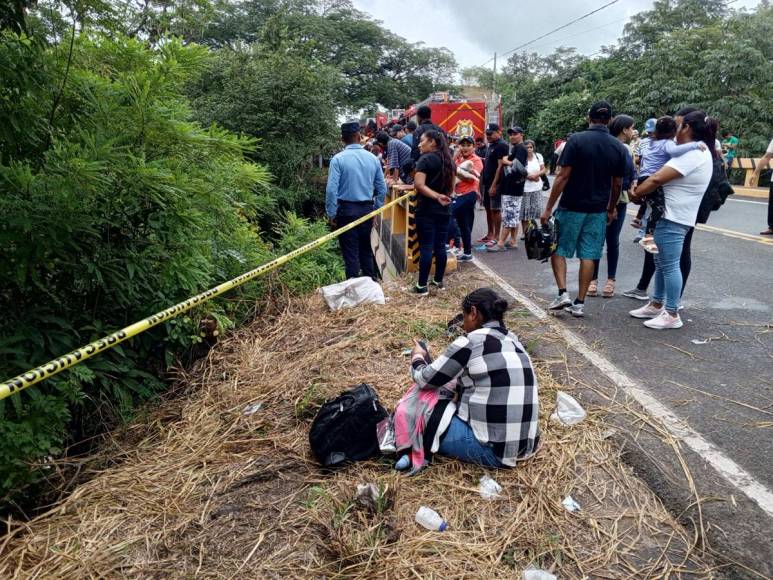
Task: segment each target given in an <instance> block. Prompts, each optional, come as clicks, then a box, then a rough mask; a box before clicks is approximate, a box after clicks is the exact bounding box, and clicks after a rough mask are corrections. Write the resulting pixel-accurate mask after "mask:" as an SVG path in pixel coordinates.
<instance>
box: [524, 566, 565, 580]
mask: <svg viewBox="0 0 773 580" xmlns="http://www.w3.org/2000/svg"><path fill="white" fill-rule="evenodd" d="M521 580H558V578H557V577H556V576H554V575H553V574H551V573H550V572H548V571H547V570H542V569H540V568H526V570H524V571H523V576H521Z"/></svg>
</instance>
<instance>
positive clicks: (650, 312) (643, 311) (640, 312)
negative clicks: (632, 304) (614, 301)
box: [628, 302, 664, 318]
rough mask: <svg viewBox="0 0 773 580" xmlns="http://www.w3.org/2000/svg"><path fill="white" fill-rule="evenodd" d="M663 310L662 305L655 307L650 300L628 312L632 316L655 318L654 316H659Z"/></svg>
mask: <svg viewBox="0 0 773 580" xmlns="http://www.w3.org/2000/svg"><path fill="white" fill-rule="evenodd" d="M663 310H664V308H663V307H662V306H661V307H660V308H655V307H654V306H653V305H652V303H651V302H647V304H645V305H644V306H642V307H641V308H637V309H636V310H631V311H630V312H629V313H628V314H630V315H631V316H633V317H634V318H655V317H656V316H660V314H661V313H662V312H663Z"/></svg>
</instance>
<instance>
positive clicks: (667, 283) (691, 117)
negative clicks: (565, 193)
mask: <svg viewBox="0 0 773 580" xmlns="http://www.w3.org/2000/svg"><path fill="white" fill-rule="evenodd" d="M715 131H716V123H714V122H713V121H712V120H711V119H710V118H709V117H708V116H707V115H706V113H704V112H703V111H694V112H691V113H689V114H686V115H685V116H684V117H683V118H682V119H681V122H680V123H679V125H678V127H677V132H676V142H677V144H679V145H683V144H687V143H701V142H702V143H703V144H705V147H700V148H696V149H693V150H692V151H689V152H687V153H685V154H683V155H681V156H680V157H672V158H671V159H670V160H669V161H667V162H666V163H665V165H663V166H662V168H660V169H659V170H658V171H657V172H655V173H654V174H652V175H651V176H650V177H649V178H648V179H647V180H646V181H645V182H644V183H641V184H640V185H639V186H638V187H637V188H636V190H635V191H634V194H633V196H632V197H631V199H632V201H641V200H642V199H644V198H646V197H647V196H649V195H652V194H653V193H655V192H656V191H657V190H658V188H662V193H663V214H662V216H661V217H659V219H658V220H657V223H656V224H655V229H654V236H653V238H654V240H653V241H654V244H655V246H656V247H657V252H658V253H657V254H656V255H655V290H654V292H653V293H652V295H651V297H650V299H649V302H648V303H647V304H646V305H645V306H643V307H642V308H637V309H636V310H632V311H631V312H630V314H631V316H633V317H634V318H643V319H648V320H646V321H645V323H644V325H645V326H647V327H649V328H654V329H658V330H662V329H671V328H681V327H682V325H683V323H682V320H681V318H680V317H679V312H678V309H679V301H680V298H681V294H682V281H683V277H682V272H681V270H680V267H679V262H680V257H681V255H682V250H683V248H684V244H685V238H686V237H687V236H688V234H690V233H691V232H692V228H693V226H694V225H695V220H696V218H697V216H698V209H699V208H700V204H701V200H702V199H703V194H704V193H705V192H706V188H707V187H708V185H709V182H710V181H711V175H712V170H713V163H712V152H713V151H714V140H715Z"/></svg>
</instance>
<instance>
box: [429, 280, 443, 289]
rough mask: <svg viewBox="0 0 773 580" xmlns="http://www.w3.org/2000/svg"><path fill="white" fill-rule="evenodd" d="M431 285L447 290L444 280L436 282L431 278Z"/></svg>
mask: <svg viewBox="0 0 773 580" xmlns="http://www.w3.org/2000/svg"><path fill="white" fill-rule="evenodd" d="M429 285H430V286H432V287H434V288H436V289H437V290H445V289H446V286H445V284H443V283H442V282H435V280H430V281H429Z"/></svg>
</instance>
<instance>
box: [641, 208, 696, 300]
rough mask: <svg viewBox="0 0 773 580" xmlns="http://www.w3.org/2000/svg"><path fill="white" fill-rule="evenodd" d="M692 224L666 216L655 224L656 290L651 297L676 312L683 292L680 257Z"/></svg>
mask: <svg viewBox="0 0 773 580" xmlns="http://www.w3.org/2000/svg"><path fill="white" fill-rule="evenodd" d="M689 231H690V226H686V225H683V224H678V223H676V222H672V221H670V220H667V219H665V218H661V219H660V220H658V223H657V225H656V226H655V244H656V245H657V246H658V253H657V254H656V255H655V290H654V292H653V293H652V296H651V297H650V300H651V301H652V302H656V303H657V304H664V303H665V305H666V310H668V311H669V312H671V313H672V314H675V313H676V312H677V310H678V309H679V298H680V296H681V294H682V271H681V269H680V268H679V259H680V258H681V256H682V247H683V246H684V238H685V236H687V232H689Z"/></svg>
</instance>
